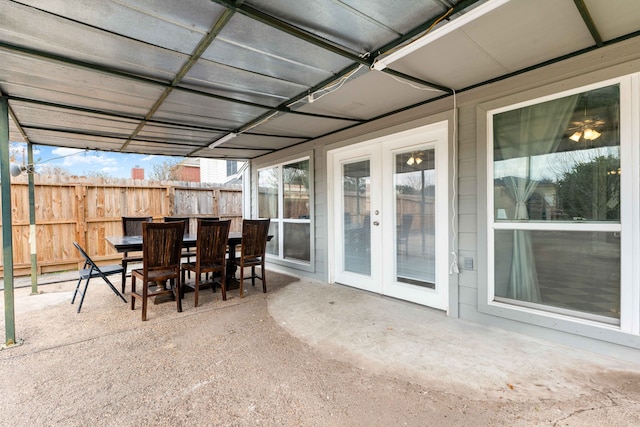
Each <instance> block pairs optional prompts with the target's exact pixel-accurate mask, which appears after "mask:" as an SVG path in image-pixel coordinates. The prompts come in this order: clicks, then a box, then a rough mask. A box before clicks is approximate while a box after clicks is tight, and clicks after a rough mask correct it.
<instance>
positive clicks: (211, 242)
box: [182, 219, 231, 307]
mask: <svg viewBox="0 0 640 427" xmlns="http://www.w3.org/2000/svg"><path fill="white" fill-rule="evenodd" d="M230 228H231V220H227V221H206V220H201V219H199V220H198V243H197V245H196V260H195V262H194V263H183V264H182V283H183V286H189V287H193V289H194V292H195V295H194V299H195V301H194V306H195V307H197V306H198V291H199V288H200V278H201V276H202V273H212V274H211V276H212V283H211V288H212V289H213V290H214V291H215V283H214V277H215V275H214V274H213V273H220V288H221V290H222V300H223V301H226V300H227V285H226V282H227V280H226V277H227V275H226V262H225V261H226V252H227V240H228V238H229V229H230ZM185 271H193V272H194V273H195V282H194V283H193V284H187V283H186V282H185V280H184V272H185Z"/></svg>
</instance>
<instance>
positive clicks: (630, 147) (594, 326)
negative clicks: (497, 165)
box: [476, 74, 640, 348]
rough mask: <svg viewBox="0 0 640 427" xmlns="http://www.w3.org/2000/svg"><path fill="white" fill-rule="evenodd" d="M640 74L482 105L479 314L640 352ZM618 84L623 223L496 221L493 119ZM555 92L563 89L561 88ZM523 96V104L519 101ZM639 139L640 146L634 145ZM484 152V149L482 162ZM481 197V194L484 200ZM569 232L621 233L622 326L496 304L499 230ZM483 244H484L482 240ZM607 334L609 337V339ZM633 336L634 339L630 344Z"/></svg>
mask: <svg viewBox="0 0 640 427" xmlns="http://www.w3.org/2000/svg"><path fill="white" fill-rule="evenodd" d="M639 76H640V74H632V75H626V76H620V77H616V78H613V79H608V80H602V81H597V82H595V83H591V84H587V85H579V86H578V85H576V86H573V87H572V88H571V89H568V90H567V89H566V88H567V87H568V86H569V87H571V86H570V85H568V84H567V82H561V83H558V84H556V85H549V86H546V87H543V88H538V89H537V90H536V91H537V93H538V94H539V93H540V92H543V93H546V94H547V95H545V96H538V97H533V96H531V94H532V93H534V92H533V91H528V92H525V93H521V94H519V96H517V97H508V98H507V97H505V98H501V99H498V100H495V101H492V102H487V103H485V104H480V105H478V106H477V111H476V117H477V123H478V139H479V144H481V145H482V142H483V141H484V144H483V145H484V147H483V149H484V150H486V152H485V153H484V154H485V158H486V163H485V164H484V165H482V163H483V162H482V160H480V161H479V168H478V177H479V178H480V179H479V181H478V188H479V189H482V185H483V184H482V179H485V180H486V181H485V183H484V189H482V190H484V191H485V197H484V200H482V202H481V201H480V200H479V203H478V209H479V210H478V224H479V226H480V227H483V228H481V229H482V230H483V233H486V234H485V235H484V237H485V238H486V244H485V245H484V246H485V248H486V256H485V258H486V259H485V262H484V268H485V269H486V270H485V271H482V273H484V274H483V276H484V278H486V282H485V283H482V281H480V282H479V289H478V311H480V312H481V313H486V314H490V315H494V316H500V317H504V318H508V319H512V320H516V321H519V322H525V323H529V324H534V325H538V326H544V327H549V328H552V329H557V330H562V331H566V332H572V333H576V334H579V335H583V336H588V337H593V338H598V339H606V340H607V341H611V342H615V343H625V344H626V345H633V346H635V347H638V348H640V339H639V338H640V337H638V335H640V267H639V266H637V265H638V264H639V263H638V262H635V263H634V260H640V243H639V240H638V239H639V237H640V231H639V230H640V207H639V205H640V189H639V187H640V184H639V182H640V179H639V178H640V161H639V160H640V148H639V147H638V146H637V145H638V143H637V141H638V140H639V135H640V131H639V127H640V125H639V122H640V83H639V82H640V77H639ZM614 84H618V85H619V86H620V157H621V158H620V167H621V169H622V170H623V171H628V172H626V173H623V174H622V175H621V182H620V191H621V194H622V195H623V196H621V206H620V223H619V224H618V223H609V222H602V223H568V222H558V223H556V222H551V221H549V222H542V223H540V222H519V223H518V222H516V221H513V222H506V223H504V222H501V221H496V220H495V218H494V213H495V209H494V177H493V173H494V169H493V164H494V159H493V139H494V137H493V116H494V115H495V114H498V113H501V112H504V111H510V110H514V109H518V108H523V107H527V106H530V105H534V104H538V103H542V102H546V101H549V100H553V99H557V98H561V97H564V96H569V95H573V94H576V93H581V92H585V91H589V90H593V89H597V88H601V87H604V86H609V85H614ZM554 88H560V89H562V90H557V89H555V90H554ZM514 98H518V99H519V102H514ZM634 141H636V144H635V145H634ZM481 155H482V150H479V159H482V157H480V156H481ZM479 198H480V196H479ZM505 229H506V230H541V231H554V230H568V231H572V230H575V231H605V232H620V233H621V240H620V250H621V258H620V263H621V268H620V270H621V271H620V297H621V304H620V322H619V324H615V325H612V324H608V323H604V322H600V321H596V320H591V319H586V318H584V317H575V316H572V315H570V314H563V313H559V312H550V311H544V310H541V309H539V308H536V307H528V306H526V304H524V305H514V304H510V303H508V302H503V301H496V298H495V281H494V268H495V264H494V261H495V245H494V232H495V231H496V230H505ZM479 244H480V246H481V247H482V246H483V242H479ZM603 330H607V331H608V332H607V334H606V335H605V336H603ZM629 334H631V335H634V336H635V337H634V339H633V344H630V340H629Z"/></svg>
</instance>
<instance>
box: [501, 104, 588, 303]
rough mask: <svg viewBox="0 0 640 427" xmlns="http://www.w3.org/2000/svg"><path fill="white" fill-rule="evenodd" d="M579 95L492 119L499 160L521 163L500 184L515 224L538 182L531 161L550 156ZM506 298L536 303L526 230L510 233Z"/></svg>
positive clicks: (531, 253) (534, 274)
mask: <svg viewBox="0 0 640 427" xmlns="http://www.w3.org/2000/svg"><path fill="white" fill-rule="evenodd" d="M578 97H579V95H573V96H569V97H565V98H560V99H557V100H554V101H549V102H545V103H542V104H537V105H533V106H530V107H525V108H522V109H519V110H514V111H510V112H507V113H502V114H500V115H496V116H495V121H494V134H495V151H496V153H499V154H500V157H501V159H503V160H508V159H514V158H524V159H525V170H524V171H520V172H522V173H521V174H518V175H524V177H522V176H508V177H504V178H503V183H504V185H505V187H506V189H507V191H508V193H509V194H510V195H511V197H512V198H513V200H514V201H515V204H516V206H515V213H514V218H512V219H513V220H515V221H523V220H528V219H529V215H528V212H527V201H528V200H529V198H530V197H531V195H532V194H533V193H534V192H535V190H536V187H537V186H538V181H537V180H535V179H532V177H531V157H532V156H535V155H543V154H548V153H553V152H555V151H556V149H557V148H558V145H559V144H560V141H561V140H562V137H563V135H564V134H565V131H566V130H567V126H568V124H569V122H570V120H571V116H572V114H573V111H574V109H575V106H576V103H577V101H578ZM506 297H507V298H512V299H516V300H519V301H530V302H540V286H539V283H538V274H537V268H536V260H535V254H534V251H533V244H532V241H531V233H530V231H528V230H514V231H513V257H512V259H511V273H510V275H509V283H508V287H507V295H506Z"/></svg>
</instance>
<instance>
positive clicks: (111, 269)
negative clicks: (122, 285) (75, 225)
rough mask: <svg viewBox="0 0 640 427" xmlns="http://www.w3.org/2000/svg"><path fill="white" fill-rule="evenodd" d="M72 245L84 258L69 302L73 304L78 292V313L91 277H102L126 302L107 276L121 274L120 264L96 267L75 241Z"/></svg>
mask: <svg viewBox="0 0 640 427" xmlns="http://www.w3.org/2000/svg"><path fill="white" fill-rule="evenodd" d="M73 245H74V246H75V247H76V249H78V251H80V255H82V257H83V258H84V267H82V270H80V271H79V273H80V278H79V279H78V284H77V285H76V290H75V292H74V293H73V298H72V299H71V304H73V303H74V302H75V300H76V296H77V295H78V294H80V295H81V296H80V303H79V304H78V313H80V309H81V308H82V302H83V301H84V296H85V295H86V293H87V287H89V280H91V278H93V277H102V279H103V280H104V281H105V282H107V285H109V287H110V288H111V290H112V291H113V292H114V293H115V294H116V295H118V296H119V297H120V299H121V300H122V301H124V302H125V303H126V302H127V300H126V299H124V297H123V296H122V294H121V293H120V292H118V290H117V289H116V288H115V286H113V283H111V281H110V280H109V278H108V277H107V276H111V275H112V274H122V266H120V265H117V264H114V265H106V266H103V267H98V266H97V265H96V263H95V262H93V260H92V259H91V258H90V257H89V255H87V253H86V252H85V251H84V249H82V248H81V247H80V245H79V244H78V243H77V242H73ZM83 280H86V282H85V284H84V290H82V291H81V290H80V284H81V283H82V281H83Z"/></svg>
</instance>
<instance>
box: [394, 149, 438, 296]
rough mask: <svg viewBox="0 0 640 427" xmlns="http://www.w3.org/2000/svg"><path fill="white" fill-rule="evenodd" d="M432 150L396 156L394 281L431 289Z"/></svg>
mask: <svg viewBox="0 0 640 427" xmlns="http://www.w3.org/2000/svg"><path fill="white" fill-rule="evenodd" d="M434 154H435V153H434V150H420V151H413V152H406V153H401V154H396V156H395V170H394V176H393V179H394V189H395V198H396V218H395V224H396V272H395V274H396V280H397V281H399V282H404V283H411V284H414V285H419V286H426V287H429V288H432V289H434V288H435V280H436V279H435V277H436V254H435V195H436V194H435V188H436V187H435V184H436V182H435V159H434Z"/></svg>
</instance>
